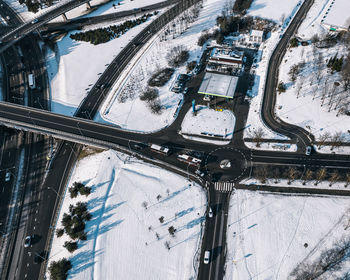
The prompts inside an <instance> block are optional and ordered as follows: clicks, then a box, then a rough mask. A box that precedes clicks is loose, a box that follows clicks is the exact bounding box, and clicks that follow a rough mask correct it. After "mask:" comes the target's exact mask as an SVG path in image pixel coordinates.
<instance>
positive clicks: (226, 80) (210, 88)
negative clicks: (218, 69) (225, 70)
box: [198, 72, 238, 98]
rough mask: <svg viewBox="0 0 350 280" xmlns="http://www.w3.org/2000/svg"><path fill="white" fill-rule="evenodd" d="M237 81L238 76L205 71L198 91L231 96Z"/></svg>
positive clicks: (206, 93) (212, 94)
mask: <svg viewBox="0 0 350 280" xmlns="http://www.w3.org/2000/svg"><path fill="white" fill-rule="evenodd" d="M237 82H238V77H235V76H229V75H223V74H216V73H208V72H207V73H205V75H204V78H203V81H202V83H201V86H200V87H199V90H198V93H200V94H205V95H211V96H220V97H225V98H233V96H234V94H235V91H236V87H237Z"/></svg>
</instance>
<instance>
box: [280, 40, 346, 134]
mask: <svg viewBox="0 0 350 280" xmlns="http://www.w3.org/2000/svg"><path fill="white" fill-rule="evenodd" d="M345 53H346V48H345V46H344V45H342V44H337V45H336V46H334V47H331V48H323V49H316V54H314V50H313V46H312V45H309V46H299V47H297V48H290V49H289V50H288V51H287V53H286V55H285V56H284V58H283V62H284V63H282V64H281V67H280V71H279V80H280V81H283V82H284V83H285V84H286V86H287V90H286V92H283V93H281V94H279V95H277V101H276V106H277V110H276V112H277V115H278V116H279V117H280V118H281V119H282V120H284V121H286V122H288V123H291V124H295V125H298V126H300V127H303V128H304V129H306V130H308V131H310V132H311V133H312V134H313V135H315V137H316V139H317V138H319V137H320V135H322V134H324V133H329V134H330V135H334V134H335V133H336V132H338V131H341V132H343V133H344V136H345V137H348V132H347V131H348V130H350V123H349V116H346V115H345V114H344V113H340V110H341V108H345V109H344V110H347V109H348V105H345V103H346V102H347V101H349V100H348V98H347V95H348V94H347V93H346V92H344V91H343V88H342V86H339V87H338V88H337V87H334V82H335V81H339V80H341V76H340V74H339V73H337V72H335V73H333V74H331V73H330V71H329V69H328V68H327V61H328V60H329V59H330V58H331V57H333V56H335V55H336V54H338V57H341V56H342V55H345ZM320 54H321V56H322V65H321V69H320V71H321V72H320V75H321V78H320V80H319V81H318V80H317V77H316V75H317V74H316V73H317V72H318V71H319V70H318V66H317V65H316V63H315V61H317V60H318V57H319V55H320ZM302 61H304V62H305V67H303V70H301V71H300V74H299V75H298V78H297V80H296V81H295V82H292V81H291V80H290V75H288V73H289V71H290V69H291V67H292V66H293V65H295V64H298V63H300V62H302ZM299 87H301V90H300V93H299V98H297V95H298V94H297V92H298V89H299ZM333 90H334V91H335V93H334V97H333V98H331V94H332V92H333ZM325 91H326V94H325V97H324V98H323V95H324V93H325ZM343 105H344V106H345V107H344V106H343ZM329 110H330V111H329Z"/></svg>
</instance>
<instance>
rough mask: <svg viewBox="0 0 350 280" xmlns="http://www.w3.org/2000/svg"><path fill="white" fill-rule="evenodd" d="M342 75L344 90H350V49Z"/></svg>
mask: <svg viewBox="0 0 350 280" xmlns="http://www.w3.org/2000/svg"><path fill="white" fill-rule="evenodd" d="M349 37H350V36H349ZM341 75H342V78H343V82H344V89H345V90H348V89H349V87H350V49H349V52H348V55H347V57H346V59H345V62H344V64H343V69H342V71H341Z"/></svg>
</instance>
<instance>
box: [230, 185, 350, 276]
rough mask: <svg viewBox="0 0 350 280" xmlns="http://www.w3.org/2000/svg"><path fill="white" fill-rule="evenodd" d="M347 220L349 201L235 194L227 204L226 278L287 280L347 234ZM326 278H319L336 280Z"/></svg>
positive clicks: (255, 193)
mask: <svg viewBox="0 0 350 280" xmlns="http://www.w3.org/2000/svg"><path fill="white" fill-rule="evenodd" d="M349 217H350V211H349V199H348V198H342V197H312V196H288V195H272V194H266V193H259V192H249V191H244V190H238V191H236V192H235V194H234V195H233V196H232V198H231V201H230V210H229V216H228V231H227V239H226V240H227V245H228V248H227V256H226V271H225V279H277V280H279V279H281V280H282V279H288V275H289V274H290V273H291V272H292V270H293V269H294V268H296V266H297V265H298V264H299V263H300V262H304V263H305V261H307V262H308V261H311V260H314V259H316V258H317V257H319V256H320V253H321V252H322V251H324V250H325V249H326V248H332V243H333V242H335V241H339V240H340V239H341V237H342V236H345V235H348V234H349V229H347V230H346V231H345V230H344V229H346V226H347V224H348V222H349ZM305 244H307V245H305ZM329 277H330V275H328V278H322V279H336V278H333V277H334V275H333V277H331V278H329ZM339 279H342V278H339Z"/></svg>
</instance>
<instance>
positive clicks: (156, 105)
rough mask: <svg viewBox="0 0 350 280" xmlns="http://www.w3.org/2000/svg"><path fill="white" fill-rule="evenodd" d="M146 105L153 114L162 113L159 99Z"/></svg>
mask: <svg viewBox="0 0 350 280" xmlns="http://www.w3.org/2000/svg"><path fill="white" fill-rule="evenodd" d="M148 104H149V108H150V109H151V112H152V113H153V114H156V115H160V114H161V113H162V111H163V108H162V105H160V101H159V99H156V100H153V101H152V102H150V103H148Z"/></svg>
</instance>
